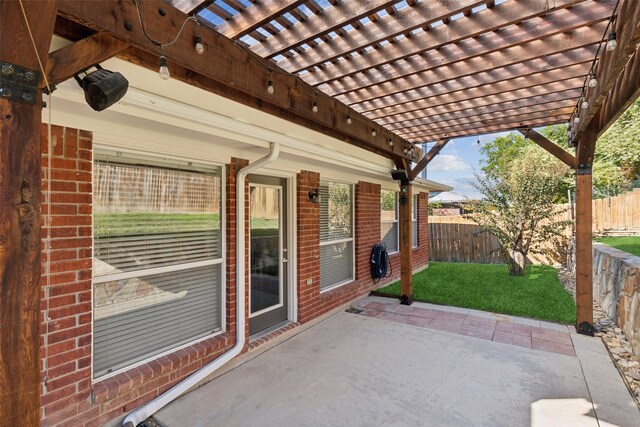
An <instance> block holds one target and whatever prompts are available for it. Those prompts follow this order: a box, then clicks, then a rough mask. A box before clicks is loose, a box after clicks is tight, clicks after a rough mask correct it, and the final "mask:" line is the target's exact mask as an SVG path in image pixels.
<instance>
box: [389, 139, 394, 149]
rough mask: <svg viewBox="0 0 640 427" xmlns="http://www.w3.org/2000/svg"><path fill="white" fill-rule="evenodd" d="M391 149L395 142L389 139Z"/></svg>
mask: <svg viewBox="0 0 640 427" xmlns="http://www.w3.org/2000/svg"><path fill="white" fill-rule="evenodd" d="M389 147H393V140H392V139H391V138H389Z"/></svg>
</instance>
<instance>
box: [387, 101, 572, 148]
mask: <svg viewBox="0 0 640 427" xmlns="http://www.w3.org/2000/svg"><path fill="white" fill-rule="evenodd" d="M572 111H573V107H565V108H558V109H548V110H544V111H540V112H537V113H529V114H520V115H516V116H511V117H506V118H488V119H485V120H482V121H478V122H468V123H464V124H459V125H454V126H446V127H445V126H442V127H441V126H435V127H431V128H429V129H422V130H420V131H414V132H411V133H402V132H399V134H400V135H402V136H403V137H404V138H406V139H409V140H414V139H417V138H421V137H423V136H424V135H428V136H430V135H432V134H441V135H445V136H447V135H449V134H452V133H458V132H464V131H465V130H466V131H468V132H469V133H472V132H474V131H475V130H476V129H482V128H486V127H491V126H496V125H504V126H507V127H508V126H512V128H511V129H516V128H520V127H523V126H526V124H527V121H529V120H544V119H545V118H546V119H548V120H559V121H562V120H564V121H565V122H566V121H567V120H569V117H570V116H571V112H572ZM427 140H428V139H427Z"/></svg>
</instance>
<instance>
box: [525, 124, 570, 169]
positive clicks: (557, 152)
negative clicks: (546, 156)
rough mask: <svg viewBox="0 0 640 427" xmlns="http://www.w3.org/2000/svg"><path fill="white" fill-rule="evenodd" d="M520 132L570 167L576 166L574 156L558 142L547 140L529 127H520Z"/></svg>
mask: <svg viewBox="0 0 640 427" xmlns="http://www.w3.org/2000/svg"><path fill="white" fill-rule="evenodd" d="M520 133H522V134H523V135H524V136H525V137H527V138H529V139H530V140H532V141H533V142H535V143H536V144H538V145H539V146H540V147H542V148H544V149H545V150H546V151H547V152H549V153H551V154H553V156H554V157H556V158H557V159H559V160H561V161H562V162H563V163H564V164H566V165H567V166H569V167H570V168H572V169H575V168H576V167H578V164H577V163H576V158H575V157H574V156H572V155H571V154H569V153H567V152H566V151H564V150H563V149H562V148H561V147H560V146H559V145H558V144H554V143H553V142H552V141H549V140H548V139H547V138H546V137H545V136H544V135H541V134H539V133H538V132H536V131H535V130H533V129H531V128H524V129H520Z"/></svg>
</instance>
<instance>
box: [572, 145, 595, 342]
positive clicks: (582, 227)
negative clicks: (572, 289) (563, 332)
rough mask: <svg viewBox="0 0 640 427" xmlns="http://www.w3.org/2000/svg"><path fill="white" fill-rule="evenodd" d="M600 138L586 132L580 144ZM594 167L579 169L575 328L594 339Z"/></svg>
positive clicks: (581, 167)
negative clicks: (592, 171) (592, 168)
mask: <svg viewBox="0 0 640 427" xmlns="http://www.w3.org/2000/svg"><path fill="white" fill-rule="evenodd" d="M596 139H597V134H595V133H593V132H584V133H583V134H582V136H581V137H580V142H579V144H582V146H586V147H589V146H595V142H596ZM592 189H593V181H592V174H591V163H580V164H578V167H577V169H576V242H575V244H576V328H577V329H578V333H581V334H584V335H593V284H592V282H593V244H592V241H591V239H592V217H593V203H592Z"/></svg>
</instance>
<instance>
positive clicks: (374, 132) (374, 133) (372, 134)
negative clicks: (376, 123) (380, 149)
mask: <svg viewBox="0 0 640 427" xmlns="http://www.w3.org/2000/svg"><path fill="white" fill-rule="evenodd" d="M371 136H376V129H375V128H371Z"/></svg>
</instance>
